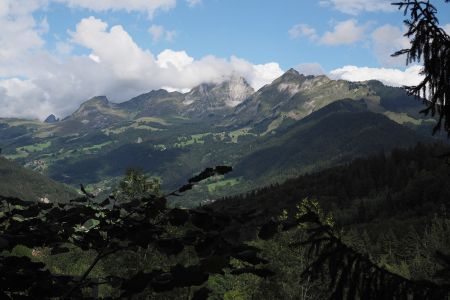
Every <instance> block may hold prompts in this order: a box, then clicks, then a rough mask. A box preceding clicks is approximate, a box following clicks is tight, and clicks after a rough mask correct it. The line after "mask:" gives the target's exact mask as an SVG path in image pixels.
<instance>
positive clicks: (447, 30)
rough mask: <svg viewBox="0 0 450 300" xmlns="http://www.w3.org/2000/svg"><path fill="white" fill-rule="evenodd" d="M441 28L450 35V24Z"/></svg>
mask: <svg viewBox="0 0 450 300" xmlns="http://www.w3.org/2000/svg"><path fill="white" fill-rule="evenodd" d="M442 28H444V30H445V32H446V33H447V34H448V35H450V23H449V24H445V25H444V26H442Z"/></svg>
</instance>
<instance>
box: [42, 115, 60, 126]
mask: <svg viewBox="0 0 450 300" xmlns="http://www.w3.org/2000/svg"><path fill="white" fill-rule="evenodd" d="M56 122H59V119H57V118H56V117H55V115H54V114H51V115H50V116H48V117H47V118H46V119H45V121H44V123H49V124H51V123H56Z"/></svg>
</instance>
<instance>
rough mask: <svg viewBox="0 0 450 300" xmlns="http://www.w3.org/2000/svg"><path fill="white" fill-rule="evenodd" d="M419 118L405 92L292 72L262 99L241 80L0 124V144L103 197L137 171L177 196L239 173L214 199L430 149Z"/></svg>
mask: <svg viewBox="0 0 450 300" xmlns="http://www.w3.org/2000/svg"><path fill="white" fill-rule="evenodd" d="M398 99H400V100H399V101H398V102H397V100H398ZM238 103H239V104H238ZM236 104H237V105H236ZM235 105H236V106H235ZM420 109H421V104H420V103H419V102H418V101H417V100H416V99H414V98H412V97H409V96H407V95H406V93H405V92H404V91H403V90H402V89H399V88H391V87H385V86H384V85H383V84H381V83H379V82H376V81H370V82H361V83H353V82H348V81H344V80H331V79H329V78H327V77H326V76H304V75H301V74H299V73H298V72H297V71H295V70H289V71H288V72H286V73H285V74H284V75H283V76H281V77H280V78H278V79H276V80H275V81H274V82H272V83H271V84H268V85H266V86H264V87H262V88H261V89H259V90H258V91H256V92H255V91H252V90H251V88H250V87H249V85H248V83H246V82H245V81H244V80H243V79H238V78H237V79H234V81H233V80H231V81H229V82H222V83H209V84H203V85H200V86H198V87H196V88H194V89H193V90H191V92H189V93H180V92H168V91H166V90H156V91H151V92H149V93H146V94H142V95H139V96H137V97H135V98H133V99H130V100H128V101H125V102H122V103H113V102H110V101H108V99H107V98H106V97H94V98H92V99H90V100H89V101H87V102H85V103H83V104H82V105H81V106H80V108H79V109H78V110H77V111H75V112H74V113H73V114H72V115H70V116H69V117H67V118H65V119H64V120H61V121H60V122H57V123H51V124H48V123H42V122H35V121H30V120H17V119H0V145H7V146H5V147H4V150H5V151H4V154H5V156H6V157H7V158H9V159H13V160H16V161H18V162H20V163H21V164H22V165H27V166H29V167H30V168H33V169H35V170H38V171H39V172H41V173H43V174H45V175H48V176H50V177H51V178H53V179H56V180H59V181H62V182H65V183H68V184H71V185H78V184H79V183H84V184H94V187H95V188H96V190H100V191H105V190H108V189H109V188H111V187H113V186H114V182H116V181H117V179H118V178H119V177H120V176H121V175H122V174H123V172H124V170H125V169H126V168H128V167H135V168H140V169H143V170H144V171H145V172H147V173H148V174H149V175H152V176H158V177H161V178H163V179H164V185H165V187H167V188H168V189H169V188H172V187H174V186H177V185H179V184H182V183H183V182H184V181H185V179H186V178H189V177H191V176H192V175H193V174H194V173H195V172H198V171H199V170H201V169H203V168H205V167H209V166H213V165H221V164H227V165H232V166H235V167H236V169H235V172H234V173H233V175H231V178H228V179H227V178H224V179H223V180H222V179H221V180H220V182H219V183H211V184H209V183H208V184H206V186H204V187H200V188H199V189H198V190H195V191H192V193H190V195H193V196H192V197H193V198H196V199H205V198H210V197H216V196H218V195H220V193H221V191H222V192H223V191H227V192H233V193H239V192H243V191H245V190H249V189H252V188H254V187H255V186H256V185H258V186H262V185H264V184H267V183H271V182H280V181H282V180H285V179H286V178H289V177H291V176H296V175H298V174H299V173H301V172H305V171H307V172H310V171H314V170H316V169H321V168H325V167H329V166H332V165H335V164H341V163H344V162H346V161H348V160H351V159H352V158H353V157H359V156H364V155H365V154H367V153H369V152H372V151H375V152H376V151H382V150H384V151H389V150H390V149H392V148H393V147H395V146H403V147H404V146H411V145H413V144H414V143H415V142H417V141H421V140H425V141H428V140H429V138H428V135H429V132H430V130H431V127H432V124H431V123H428V120H423V119H420V118H418V117H417V112H418V111H419V110H420ZM404 125H407V127H409V128H411V129H413V130H409V129H407V128H406V127H405V126H404ZM426 128H429V129H428V131H427V129H426ZM416 129H420V130H422V131H423V132H424V133H427V137H424V136H422V135H421V133H420V132H418V131H417V130H416ZM37 162H41V163H37Z"/></svg>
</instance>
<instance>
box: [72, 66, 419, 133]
mask: <svg viewBox="0 0 450 300" xmlns="http://www.w3.org/2000/svg"><path fill="white" fill-rule="evenodd" d="M99 99H102V100H101V101H100V100H99ZM341 99H353V100H360V99H364V101H365V102H366V103H367V104H368V109H369V110H370V111H373V112H377V113H386V112H392V113H393V114H389V115H388V117H390V118H391V119H395V117H396V115H395V114H403V113H406V114H409V115H412V116H413V117H415V118H417V117H418V114H417V112H418V111H419V110H420V103H419V102H418V101H413V98H412V97H410V96H408V95H407V94H406V93H405V91H404V90H403V89H401V88H394V87H387V86H385V85H383V84H382V83H381V82H379V81H375V80H371V81H368V82H357V83H356V82H349V81H345V80H332V79H330V78H328V77H326V76H324V75H320V76H305V75H303V74H299V72H298V71H296V70H294V69H290V70H288V71H287V72H286V73H284V74H283V75H282V76H281V77H279V78H277V79H276V80H274V81H273V82H272V83H271V84H268V85H265V86H264V87H262V88H261V89H259V90H258V91H254V90H253V89H252V88H251V86H250V85H249V84H248V83H247V82H246V81H245V79H243V78H241V77H236V76H234V77H232V78H231V79H229V80H225V81H223V82H221V83H204V84H201V85H199V86H196V87H194V88H193V89H192V90H191V91H190V92H188V93H184V94H183V93H180V92H168V91H166V90H163V89H160V90H154V91H151V92H149V93H145V94H142V95H139V96H137V97H134V98H132V99H130V100H128V101H125V102H121V103H112V102H109V101H108V100H107V99H106V97H104V96H101V97H95V98H93V99H91V100H89V101H87V102H85V103H83V104H82V105H81V106H80V108H79V109H78V110H77V111H76V112H74V113H73V114H72V115H71V116H69V117H68V118H66V119H65V120H74V119H79V121H82V122H83V124H84V125H87V124H88V123H91V125H89V126H94V127H97V128H105V127H107V126H109V125H111V124H112V123H117V122H119V121H121V120H122V121H125V120H135V119H139V118H144V117H158V118H172V117H178V118H188V119H192V120H194V121H195V120H198V121H203V120H205V119H208V118H209V119H211V118H213V119H214V120H216V123H217V124H221V125H223V126H230V125H233V126H245V125H248V124H251V125H252V126H258V125H261V124H262V127H261V126H259V127H261V130H262V132H266V133H267V132H270V131H272V130H275V129H277V128H278V127H280V126H283V123H287V124H290V123H292V122H294V121H298V120H300V119H302V118H304V117H306V116H307V115H309V114H311V113H312V112H313V111H316V110H318V109H320V108H322V107H324V106H326V105H328V104H330V103H332V102H334V101H337V100H341ZM396 101H398V102H396ZM86 108H90V109H89V110H87V109H86ZM82 112H83V113H82ZM95 113H97V114H98V115H99V116H100V117H98V118H97V119H95V120H93V122H91V120H89V118H85V119H82V118H80V117H82V116H84V115H90V114H91V115H95ZM395 121H397V120H395Z"/></svg>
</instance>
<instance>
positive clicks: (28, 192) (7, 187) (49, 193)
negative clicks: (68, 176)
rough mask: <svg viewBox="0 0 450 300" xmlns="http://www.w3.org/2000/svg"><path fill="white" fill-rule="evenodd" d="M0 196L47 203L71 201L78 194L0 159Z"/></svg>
mask: <svg viewBox="0 0 450 300" xmlns="http://www.w3.org/2000/svg"><path fill="white" fill-rule="evenodd" d="M0 195H2V196H11V197H18V198H21V199H23V200H28V201H38V200H39V199H44V198H47V199H48V200H49V201H58V202H61V201H68V200H70V199H73V198H75V197H77V195H78V194H77V193H76V192H75V190H73V189H71V188H69V187H68V186H65V185H63V184H61V183H57V182H55V181H53V180H51V179H48V178H47V177H45V176H43V175H41V174H39V173H37V172H34V171H31V170H28V169H25V168H23V167H21V166H19V165H17V164H16V163H14V162H11V161H9V160H7V159H5V158H3V157H0Z"/></svg>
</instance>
